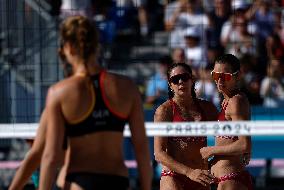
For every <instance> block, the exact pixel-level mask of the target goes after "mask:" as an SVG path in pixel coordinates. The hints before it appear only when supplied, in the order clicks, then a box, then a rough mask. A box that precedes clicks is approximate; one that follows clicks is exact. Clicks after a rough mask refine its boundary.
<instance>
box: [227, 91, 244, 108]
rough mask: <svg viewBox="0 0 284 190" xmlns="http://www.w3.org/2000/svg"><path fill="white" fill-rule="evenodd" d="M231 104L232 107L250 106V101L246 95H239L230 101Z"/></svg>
mask: <svg viewBox="0 0 284 190" xmlns="http://www.w3.org/2000/svg"><path fill="white" fill-rule="evenodd" d="M229 104H230V105H237V106H240V105H249V101H248V98H247V96H246V95H245V94H244V93H242V92H241V93H238V94H236V95H234V96H233V97H232V98H230V99H229Z"/></svg>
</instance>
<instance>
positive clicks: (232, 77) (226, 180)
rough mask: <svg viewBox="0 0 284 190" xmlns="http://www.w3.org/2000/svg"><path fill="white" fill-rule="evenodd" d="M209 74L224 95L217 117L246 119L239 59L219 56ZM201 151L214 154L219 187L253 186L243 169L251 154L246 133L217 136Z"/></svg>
mask: <svg viewBox="0 0 284 190" xmlns="http://www.w3.org/2000/svg"><path fill="white" fill-rule="evenodd" d="M212 77H213V79H214V80H215V82H216V85H217V88H218V90H219V91H220V93H222V95H223V96H224V100H223V102H222V105H221V107H222V109H221V112H220V114H219V116H218V121H240V120H241V121H242V120H249V119H250V105H249V101H248V99H247V98H246V96H245V94H244V93H243V92H241V91H240V89H239V77H240V62H239V60H238V59H237V58H236V57H235V56H233V55H231V54H226V55H223V56H221V57H219V58H218V59H217V60H216V62H215V65H214V70H213V71H212ZM200 153H201V155H202V158H203V159H204V160H205V161H207V160H208V158H212V157H213V156H214V157H213V160H212V167H211V173H212V174H213V175H214V176H215V177H216V178H215V180H214V181H215V183H216V184H218V189H240V190H252V181H251V176H250V174H249V173H248V172H247V171H246V170H245V166H246V165H247V164H248V159H249V158H250V154H251V138H250V137H249V136H216V137H215V146H210V147H204V148H201V149H200Z"/></svg>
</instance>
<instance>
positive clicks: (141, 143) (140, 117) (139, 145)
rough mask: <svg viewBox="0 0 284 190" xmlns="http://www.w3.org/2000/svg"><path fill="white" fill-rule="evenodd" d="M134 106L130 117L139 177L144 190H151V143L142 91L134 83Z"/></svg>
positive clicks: (132, 94)
mask: <svg viewBox="0 0 284 190" xmlns="http://www.w3.org/2000/svg"><path fill="white" fill-rule="evenodd" d="M132 85H133V86H132V90H131V91H132V93H131V96H132V97H133V99H132V108H131V112H130V117H129V126H130V131H131V140H132V143H133V146H134V152H135V156H136V160H137V163H138V172H139V179H140V183H141V189H142V190H150V189H151V185H152V175H153V174H152V167H151V160H150V150H149V144H148V140H147V136H146V132H145V126H144V113H143V107H142V101H141V98H140V93H139V91H138V89H137V88H136V86H135V85H134V84H132ZM130 88H131V87H130Z"/></svg>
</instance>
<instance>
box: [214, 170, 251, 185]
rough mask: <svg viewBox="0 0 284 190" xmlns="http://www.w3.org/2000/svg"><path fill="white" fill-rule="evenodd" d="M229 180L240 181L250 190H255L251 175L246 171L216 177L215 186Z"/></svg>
mask: <svg viewBox="0 0 284 190" xmlns="http://www.w3.org/2000/svg"><path fill="white" fill-rule="evenodd" d="M227 180H235V181H238V182H240V183H242V184H244V185H245V186H246V187H247V188H248V190H253V185H252V179H251V175H250V174H249V172H248V171H246V170H244V171H241V172H233V173H230V174H227V175H224V176H221V177H219V178H218V177H216V178H215V181H214V182H215V184H219V183H221V182H223V181H227Z"/></svg>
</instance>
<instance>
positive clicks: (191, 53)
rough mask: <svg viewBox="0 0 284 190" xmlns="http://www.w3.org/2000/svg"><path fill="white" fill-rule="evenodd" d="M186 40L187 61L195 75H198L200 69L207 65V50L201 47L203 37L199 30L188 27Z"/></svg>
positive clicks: (185, 35)
mask: <svg viewBox="0 0 284 190" xmlns="http://www.w3.org/2000/svg"><path fill="white" fill-rule="evenodd" d="M184 38H185V43H186V46H185V59H186V63H187V64H189V65H190V66H191V67H192V69H193V71H194V73H195V74H198V72H199V69H201V68H205V67H206V65H207V59H206V58H207V57H206V52H205V51H206V50H204V48H203V47H202V45H201V42H200V41H201V36H200V32H199V30H198V28H196V27H193V26H192V27H188V28H187V29H186V30H185V33H184Z"/></svg>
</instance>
